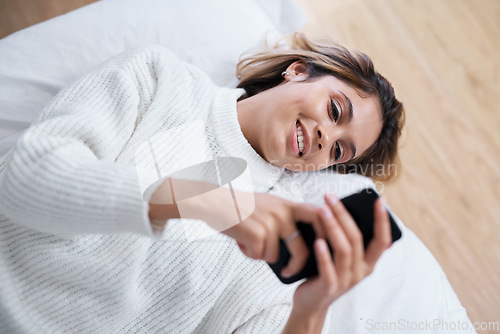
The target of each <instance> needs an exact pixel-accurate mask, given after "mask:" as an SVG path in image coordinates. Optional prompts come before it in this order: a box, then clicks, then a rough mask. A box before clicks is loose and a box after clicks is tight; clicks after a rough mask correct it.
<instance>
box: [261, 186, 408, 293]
mask: <svg viewBox="0 0 500 334" xmlns="http://www.w3.org/2000/svg"><path fill="white" fill-rule="evenodd" d="M378 197H379V196H378V194H377V193H376V192H375V190H374V189H370V188H366V189H363V190H361V191H359V192H357V193H355V194H353V195H350V196H347V197H345V198H343V199H341V202H342V203H343V204H344V206H345V208H346V209H347V211H349V213H350V214H351V216H352V218H353V219H354V221H355V222H356V224H357V225H358V227H359V229H360V231H361V233H362V235H363V244H364V247H365V249H366V247H367V246H368V243H369V242H370V240H371V239H372V238H373V223H374V220H373V219H374V217H373V209H374V204H375V201H376V200H377V198H378ZM389 220H390V223H391V234H392V242H395V241H396V240H398V239H399V238H401V230H400V229H399V227H398V226H397V225H396V222H395V221H394V218H393V217H392V215H391V214H389ZM297 228H298V229H299V231H300V234H301V235H302V237H303V238H304V240H305V242H306V244H307V247H308V248H309V258H308V259H307V262H306V264H305V266H304V268H303V269H302V270H301V271H300V272H299V273H298V274H296V275H294V276H291V277H288V278H285V277H283V276H281V270H282V269H283V268H284V267H285V266H286V265H287V264H288V261H289V260H290V252H289V251H288V248H287V247H286V243H285V241H284V240H283V239H280V254H279V259H278V261H277V262H276V263H272V264H271V263H269V265H270V266H271V269H272V270H273V271H274V273H275V274H276V276H278V278H279V279H280V281H281V282H283V283H285V284H290V283H293V282H296V281H298V280H300V279H303V278H308V277H311V276H316V275H318V268H317V266H316V257H315V255H314V249H313V244H314V240H315V239H316V233H315V232H314V228H313V226H312V225H311V224H308V223H304V222H297ZM328 247H329V248H330V253H331V254H332V257H333V250H332V247H331V245H330V244H329V243H328Z"/></svg>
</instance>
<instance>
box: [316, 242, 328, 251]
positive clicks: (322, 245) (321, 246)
mask: <svg viewBox="0 0 500 334" xmlns="http://www.w3.org/2000/svg"><path fill="white" fill-rule="evenodd" d="M317 243H318V251H319V252H321V253H324V252H326V242H325V240H323V239H318V241H317Z"/></svg>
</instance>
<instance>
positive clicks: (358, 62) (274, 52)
mask: <svg viewBox="0 0 500 334" xmlns="http://www.w3.org/2000/svg"><path fill="white" fill-rule="evenodd" d="M288 45H289V47H286V48H284V47H280V46H279V45H275V46H274V47H267V48H266V49H265V50H262V51H260V52H255V53H253V54H250V55H246V56H244V58H242V59H241V60H240V62H239V63H238V65H237V68H236V71H237V75H238V78H239V80H240V83H239V85H238V87H239V88H244V89H245V91H246V94H244V95H243V96H242V97H241V98H240V99H244V98H247V97H250V96H253V95H255V94H258V93H260V92H262V91H265V90H267V89H270V88H273V87H275V86H277V85H279V84H281V83H283V82H284V79H283V77H282V75H281V74H282V72H283V71H285V70H286V69H287V68H288V66H289V65H290V64H292V63H294V62H296V61H301V62H303V63H304V64H305V65H306V67H307V73H308V75H309V80H313V79H315V78H318V77H320V76H324V75H333V76H334V77H336V78H338V79H340V80H343V81H344V82H346V83H347V84H350V85H351V86H352V87H354V88H355V89H356V90H357V91H358V93H359V94H360V96H365V97H367V96H375V97H376V98H377V99H378V101H379V103H380V107H381V110H382V115H381V116H382V121H383V123H382V131H381V132H380V135H379V136H378V138H377V140H376V141H375V143H374V144H373V145H372V146H370V147H369V148H368V149H367V150H366V151H365V152H364V153H363V154H362V155H360V156H359V157H357V158H355V159H354V160H352V161H349V162H347V163H344V164H337V165H333V166H331V167H329V168H331V169H333V170H336V171H337V172H340V173H358V174H362V175H365V176H369V177H373V178H376V179H384V180H387V179H390V178H391V177H393V176H394V175H395V170H394V168H393V167H394V166H397V163H398V159H397V146H398V139H399V137H400V136H401V130H402V127H403V125H404V108H403V105H402V103H401V102H400V101H398V100H397V99H396V96H395V93H394V89H393V87H392V85H391V84H390V83H389V81H388V80H387V79H386V78H384V77H383V76H382V75H381V74H380V73H378V72H377V71H375V69H374V67H373V63H372V61H371V59H370V58H369V57H368V56H367V55H365V54H364V53H362V52H359V51H352V50H348V49H347V48H345V47H343V46H340V45H338V44H335V43H333V42H331V41H329V42H319V41H312V40H310V39H309V38H307V37H306V36H305V35H304V34H301V33H295V34H294V35H292V36H291V37H290V41H289V43H288ZM396 170H397V168H396Z"/></svg>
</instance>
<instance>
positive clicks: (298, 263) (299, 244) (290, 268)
mask: <svg viewBox="0 0 500 334" xmlns="http://www.w3.org/2000/svg"><path fill="white" fill-rule="evenodd" d="M294 226H295V224H294ZM286 231H287V232H285V233H286V234H284V235H282V239H287V238H288V237H290V236H294V235H296V237H294V238H293V239H292V240H290V241H288V242H286V246H287V248H288V251H289V252H290V261H289V262H288V264H287V265H286V267H285V268H283V270H282V271H281V275H282V276H283V277H291V276H293V275H295V274H298V273H299V272H300V271H301V270H302V269H303V268H304V266H305V264H306V261H307V258H308V257H309V249H308V248H307V246H306V243H305V241H304V238H302V236H301V235H300V234H298V235H297V234H296V231H297V227H295V230H286Z"/></svg>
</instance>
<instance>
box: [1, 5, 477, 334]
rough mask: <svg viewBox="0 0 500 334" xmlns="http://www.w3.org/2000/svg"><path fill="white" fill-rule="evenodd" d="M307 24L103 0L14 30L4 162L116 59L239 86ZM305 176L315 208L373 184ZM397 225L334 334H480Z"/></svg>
mask: <svg viewBox="0 0 500 334" xmlns="http://www.w3.org/2000/svg"><path fill="white" fill-rule="evenodd" d="M306 20H307V18H306V17H305V15H304V14H303V13H302V11H301V10H300V8H299V7H298V6H297V4H296V3H294V2H293V1H292V0H269V1H265V0H240V1H238V2H235V1H231V0H212V1H203V0H188V1H183V0H171V1H162V0H142V1H140V0H102V1H100V2H96V3H94V4H91V5H89V6H86V7H83V8H80V9H78V10H76V11H73V12H70V13H68V14H66V15H63V16H59V17H56V18H54V19H51V20H49V21H46V22H43V23H41V24H38V25H35V26H32V27H30V28H27V29H25V30H22V31H19V32H17V33H14V34H12V35H10V36H8V37H6V38H4V39H2V40H0V156H1V155H4V154H6V153H7V152H8V150H9V149H10V148H12V147H13V146H14V145H15V142H16V140H17V138H19V136H20V135H21V134H22V132H23V131H24V130H25V129H26V128H28V127H29V126H30V124H31V123H32V122H33V121H34V120H35V119H36V117H37V114H38V112H39V111H40V110H41V109H42V108H43V107H44V105H46V104H47V103H48V102H49V101H50V100H51V99H52V98H53V97H54V96H55V94H56V93H57V92H58V91H59V90H60V89H61V88H62V87H64V86H66V85H68V84H69V83H71V82H72V81H74V80H76V79H77V78H79V77H80V76H81V75H83V74H84V73H86V72H87V71H89V70H91V69H92V68H93V67H94V66H96V65H98V64H100V63H102V62H103V61H105V60H106V59H108V58H110V57H111V56H113V55H115V54H118V53H120V52H122V51H125V50H128V49H131V48H133V47H137V46H139V45H145V44H159V45H162V46H165V47H167V48H169V49H170V50H171V51H173V52H174V53H175V54H176V55H177V56H178V57H179V58H181V59H183V60H184V61H186V62H189V63H192V64H194V65H196V66H198V67H199V68H201V69H203V70H204V71H205V72H206V73H207V74H208V75H209V76H210V77H211V78H212V80H213V81H214V82H215V83H216V84H218V85H221V86H227V87H234V86H235V85H236V84H237V78H236V77H235V74H234V72H235V71H234V69H235V65H236V63H237V61H238V58H239V56H240V54H241V53H242V52H244V51H246V50H248V49H251V48H253V47H255V46H257V45H259V44H261V43H263V41H264V40H268V41H273V42H274V41H277V40H278V38H279V36H281V35H282V34H286V33H290V32H293V31H295V30H298V29H300V28H301V27H302V26H303V24H304V23H305V22H306ZM297 178H298V180H297V182H298V183H300V184H302V185H303V184H308V185H309V187H307V189H306V188H304V190H303V192H302V193H303V199H304V200H306V201H308V202H311V203H314V204H320V203H321V202H322V201H323V199H322V194H324V193H325V192H326V191H333V192H335V193H336V194H337V195H338V196H340V197H343V196H346V195H348V194H350V193H353V192H355V191H357V190H359V189H361V188H363V187H366V186H369V187H374V184H373V182H372V181H371V180H370V179H368V178H364V177H361V176H356V175H337V174H333V173H329V172H315V173H310V174H307V175H301V176H297ZM299 178H300V179H299ZM311 185H312V186H311ZM397 223H398V225H399V226H400V228H401V229H402V231H403V237H402V239H401V240H400V241H398V242H397V243H395V244H394V245H393V247H391V248H390V249H389V250H388V251H386V252H385V253H384V255H383V256H382V258H381V259H380V261H379V262H378V264H377V266H376V268H375V270H374V272H373V274H372V275H371V276H369V277H367V278H366V279H364V280H363V281H362V282H361V283H360V284H358V285H357V286H356V287H355V288H354V289H352V290H351V291H349V292H348V293H347V294H345V295H344V296H342V297H341V298H340V299H338V300H337V301H335V302H334V303H333V304H332V306H331V308H330V312H329V317H328V319H327V322H326V325H327V326H328V327H329V332H331V333H378V332H380V333H387V332H406V333H422V332H425V333H438V332H442V331H443V329H446V328H456V329H461V331H460V333H474V332H475V331H474V330H473V329H472V328H473V326H472V324H471V323H470V321H469V319H468V317H467V313H466V310H465V309H464V307H463V306H462V305H461V303H460V301H459V300H458V298H457V296H456V294H455V292H454V291H453V289H452V287H451V285H450V283H449V281H448V279H447V277H446V275H445V273H444V272H443V270H442V269H441V267H440V265H439V264H438V263H437V261H436V260H435V258H434V257H433V255H432V254H431V253H430V252H429V250H428V249H427V248H426V247H425V245H424V244H423V243H422V242H421V241H420V240H419V239H418V238H417V237H416V236H415V234H413V233H412V231H410V230H409V229H408V228H406V227H405V226H404V224H403V222H401V221H400V220H399V219H397ZM454 326H455V327H454ZM457 326H459V327H457ZM454 332H458V330H456V331H454Z"/></svg>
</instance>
